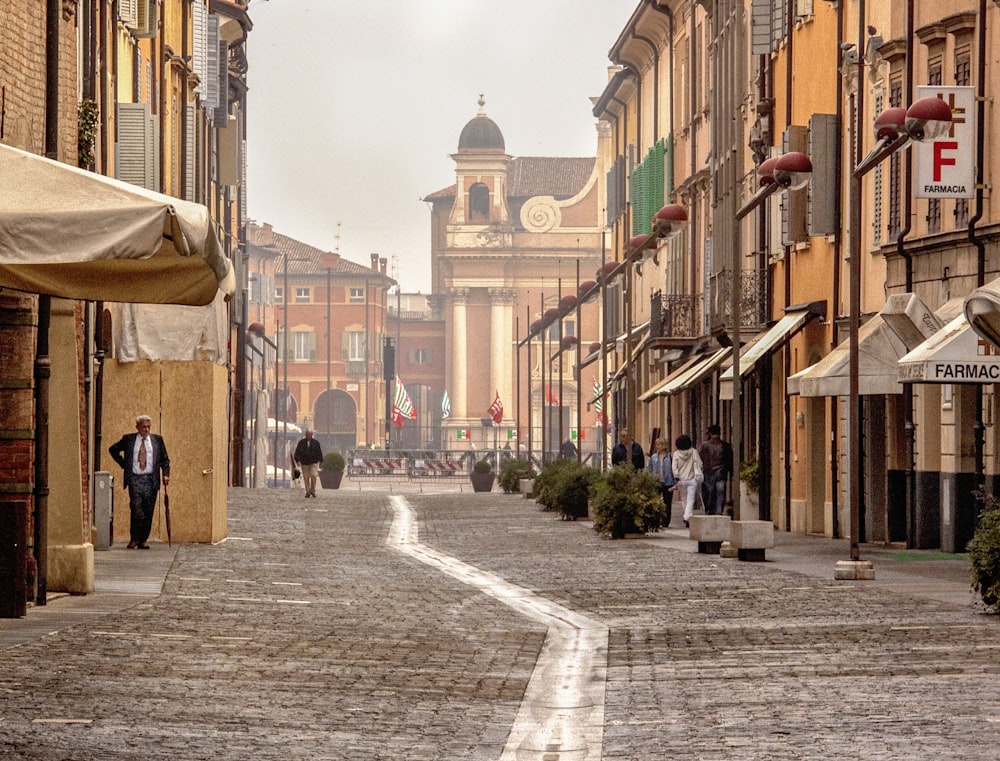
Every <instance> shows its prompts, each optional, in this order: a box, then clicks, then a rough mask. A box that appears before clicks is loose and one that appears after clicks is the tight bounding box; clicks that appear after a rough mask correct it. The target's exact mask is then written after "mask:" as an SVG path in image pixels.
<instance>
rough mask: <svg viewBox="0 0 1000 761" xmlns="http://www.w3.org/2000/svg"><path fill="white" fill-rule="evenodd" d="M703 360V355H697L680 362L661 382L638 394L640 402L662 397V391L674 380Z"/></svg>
mask: <svg viewBox="0 0 1000 761" xmlns="http://www.w3.org/2000/svg"><path fill="white" fill-rule="evenodd" d="M704 359H705V355H704V354H698V355H695V356H693V357H689V358H688V359H687V360H686V361H685V362H682V363H681V364H680V366H679V367H677V368H675V369H674V371H673V372H671V373H668V374H667V377H666V378H664V379H663V380H661V381H659V382H657V383H654V384H653V385H652V386H651V387H650V388H648V389H646V390H645V391H643V392H642V393H641V394H639V401H640V402H651V401H653V399H654V398H656V397H657V396H661V395H663V394H664V393H665V392H664V390H663V389H665V388H666V387H667V385H668V384H670V383H671V382H672V381H673V380H674V379H675V378H677V377H678V376H680V375H681V374H682V373H685V372H687V371H688V370H690V369H691V368H692V367H694V366H695V365H696V364H698V363H699V362H702V361H703V360H704Z"/></svg>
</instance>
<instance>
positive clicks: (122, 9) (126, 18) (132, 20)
mask: <svg viewBox="0 0 1000 761" xmlns="http://www.w3.org/2000/svg"><path fill="white" fill-rule="evenodd" d="M138 17H139V14H138V0H118V19H119V20H120V21H121V22H122V23H123V24H124V25H125V26H127V27H128V28H129V29H135V26H136V22H137V21H138Z"/></svg>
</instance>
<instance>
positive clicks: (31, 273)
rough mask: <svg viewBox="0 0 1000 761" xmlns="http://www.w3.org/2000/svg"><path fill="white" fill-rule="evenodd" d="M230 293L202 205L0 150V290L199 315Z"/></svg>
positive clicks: (228, 274)
mask: <svg viewBox="0 0 1000 761" xmlns="http://www.w3.org/2000/svg"><path fill="white" fill-rule="evenodd" d="M235 285H236V283H235V278H234V276H233V270H232V265H231V264H230V262H229V260H228V259H227V258H226V256H225V254H224V252H223V250H222V246H221V245H220V244H219V239H218V237H217V236H216V233H215V227H214V223H213V222H212V220H211V217H210V216H209V213H208V209H207V208H205V207H204V206H202V205H201V204H195V203H190V202H187V201H182V200H180V199H178V198H172V197H170V196H166V195H163V194H161V193H155V192H153V191H150V190H145V189H143V188H140V187H138V186H136V185H130V184H128V183H126V182H121V181H119V180H115V179H112V178H109V177H104V176H103V175H99V174H94V173H93V172H87V171H84V170H82V169H78V168H76V167H72V166H69V165H68V164H63V163H61V162H58V161H52V160H50V159H47V158H44V157H42V156H37V155H35V154H33V153H26V152H25V151H21V150H18V149H16V148H11V147H10V146H7V145H0V287H8V288H14V289H16V290H21V291H26V292H29V293H40V294H47V295H50V296H58V297H62V298H67V299H82V300H89V301H117V302H139V303H151V304H186V305H191V306H202V305H207V304H210V303H212V301H213V300H214V299H215V297H216V294H217V293H218V291H219V290H220V289H221V290H222V291H223V292H225V293H227V294H231V293H233V291H234V290H235Z"/></svg>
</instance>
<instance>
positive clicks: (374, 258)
mask: <svg viewBox="0 0 1000 761" xmlns="http://www.w3.org/2000/svg"><path fill="white" fill-rule="evenodd" d="M372 269H373V270H375V271H376V272H378V254H372Z"/></svg>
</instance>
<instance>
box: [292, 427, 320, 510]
mask: <svg viewBox="0 0 1000 761" xmlns="http://www.w3.org/2000/svg"><path fill="white" fill-rule="evenodd" d="M292 460H293V461H294V462H295V464H296V465H297V466H298V467H299V468H300V469H301V470H302V478H303V479H304V480H305V483H306V496H307V497H315V496H316V479H317V478H318V477H319V464H320V463H321V462H323V449H322V447H320V445H319V442H318V441H316V439H314V438H313V432H312V429H309V428H307V429H306V435H305V438H302V439H299V443H298V444H296V445H295V454H294V455H292Z"/></svg>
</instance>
